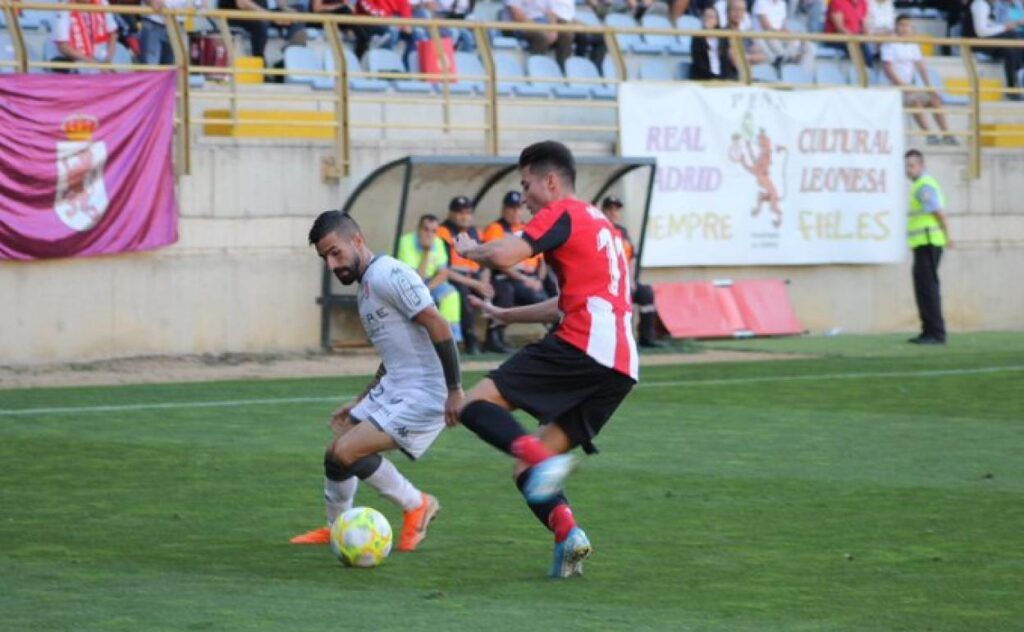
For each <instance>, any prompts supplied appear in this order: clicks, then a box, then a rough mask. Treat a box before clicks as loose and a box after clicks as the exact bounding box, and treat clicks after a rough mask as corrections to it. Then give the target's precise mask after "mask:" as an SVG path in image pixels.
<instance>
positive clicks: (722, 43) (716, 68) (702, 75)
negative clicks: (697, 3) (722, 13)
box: [690, 6, 739, 81]
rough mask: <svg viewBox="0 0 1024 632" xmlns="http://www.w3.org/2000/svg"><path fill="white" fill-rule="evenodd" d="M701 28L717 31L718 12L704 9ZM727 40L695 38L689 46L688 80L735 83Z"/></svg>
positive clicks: (736, 76)
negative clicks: (690, 60)
mask: <svg viewBox="0 0 1024 632" xmlns="http://www.w3.org/2000/svg"><path fill="white" fill-rule="evenodd" d="M701 19H702V23H701V28H703V29H705V30H708V31H713V30H717V29H718V11H716V10H715V7H713V6H711V7H708V8H706V9H704V14H703V15H702V16H701ZM731 55H732V53H731V51H730V50H729V40H728V39H727V38H725V37H700V36H696V37H694V38H693V41H692V43H691V45H690V56H691V57H692V58H693V63H692V64H691V65H690V79H693V80H695V81H735V80H736V79H738V78H739V77H738V75H737V74H736V66H735V64H734V63H733V62H732V57H731Z"/></svg>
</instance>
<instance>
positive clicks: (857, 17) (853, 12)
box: [825, 0, 873, 66]
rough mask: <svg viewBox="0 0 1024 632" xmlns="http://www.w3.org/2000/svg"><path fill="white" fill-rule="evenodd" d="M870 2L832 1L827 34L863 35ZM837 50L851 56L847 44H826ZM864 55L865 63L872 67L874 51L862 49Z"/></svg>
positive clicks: (826, 21) (826, 29) (829, 8)
mask: <svg viewBox="0 0 1024 632" xmlns="http://www.w3.org/2000/svg"><path fill="white" fill-rule="evenodd" d="M869 1H870V0H832V2H831V3H830V4H829V5H828V17H827V19H826V20H825V32H826V33H837V34H842V35H863V34H864V18H866V17H867V14H868V2H869ZM826 46H831V47H833V48H837V49H839V50H840V51H842V53H843V54H844V55H848V54H849V49H848V48H847V46H846V44H845V43H836V44H832V43H829V44H826ZM861 50H862V52H863V53H864V63H866V64H868V65H869V66H870V65H871V63H872V61H873V59H872V57H873V55H872V51H871V50H866V49H864V48H863V47H862V48H861Z"/></svg>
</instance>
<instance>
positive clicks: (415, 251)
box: [397, 213, 462, 342]
mask: <svg viewBox="0 0 1024 632" xmlns="http://www.w3.org/2000/svg"><path fill="white" fill-rule="evenodd" d="M439 222H440V220H438V219H437V217H436V216H434V215H430V214H429V213H428V214H426V215H421V216H420V219H419V222H417V224H416V231H415V232H411V233H406V234H405V235H402V237H401V239H399V241H398V257H397V258H398V260H399V261H401V262H402V263H404V264H406V265H408V266H410V267H412V268H413V269H414V270H416V272H417V273H418V274H419V275H420V278H421V279H423V282H424V283H426V284H427V289H428V290H430V297H431V298H433V299H434V303H436V304H437V309H438V311H439V312H441V316H443V317H444V319H445V320H447V321H448V324H449V325H450V326H451V328H452V337H453V338H455V342H462V325H461V322H460V321H461V318H462V310H461V309H460V300H459V292H458V291H457V290H456V289H455V287H454V286H452V284H451V283H449V282H448V253H447V251H446V250H445V247H444V241H443V240H442V239H441V238H440V237H438V236H437V229H438V226H439V225H440V223H439Z"/></svg>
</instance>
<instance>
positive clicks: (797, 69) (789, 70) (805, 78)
mask: <svg viewBox="0 0 1024 632" xmlns="http://www.w3.org/2000/svg"><path fill="white" fill-rule="evenodd" d="M782 82H783V83H793V84H798V85H808V84H813V83H814V78H813V77H811V73H809V72H807V69H806V68H804V67H803V66H801V65H799V64H783V66H782Z"/></svg>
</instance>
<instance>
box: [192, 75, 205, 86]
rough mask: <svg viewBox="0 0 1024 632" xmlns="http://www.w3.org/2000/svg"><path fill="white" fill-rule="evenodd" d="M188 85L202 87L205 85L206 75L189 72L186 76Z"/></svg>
mask: <svg viewBox="0 0 1024 632" xmlns="http://www.w3.org/2000/svg"><path fill="white" fill-rule="evenodd" d="M188 85H189V87H190V88H202V87H203V86H204V85H206V77H204V76H202V75H199V74H190V75H189V76H188Z"/></svg>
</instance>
